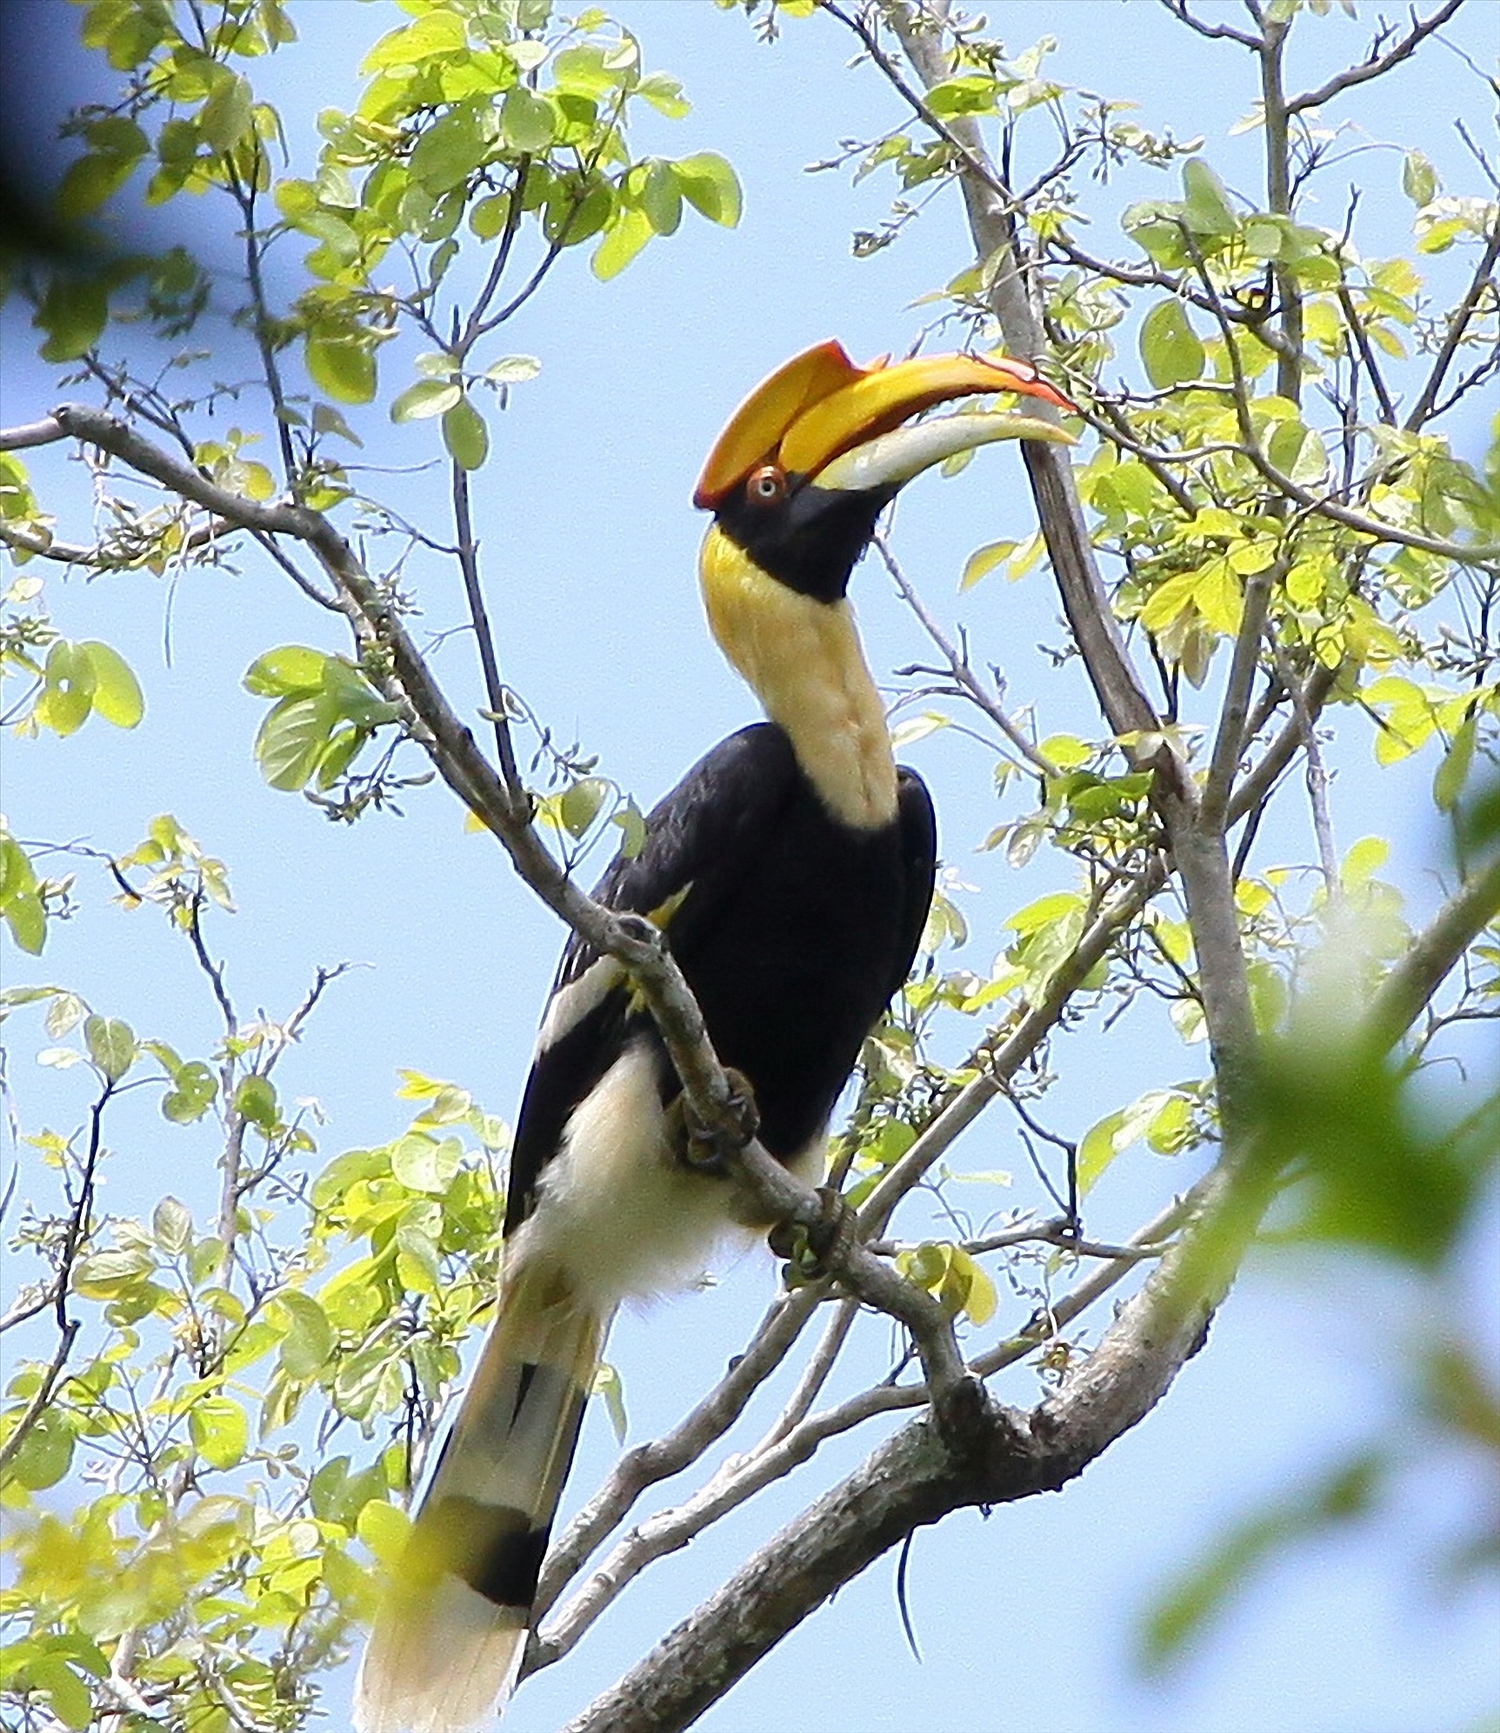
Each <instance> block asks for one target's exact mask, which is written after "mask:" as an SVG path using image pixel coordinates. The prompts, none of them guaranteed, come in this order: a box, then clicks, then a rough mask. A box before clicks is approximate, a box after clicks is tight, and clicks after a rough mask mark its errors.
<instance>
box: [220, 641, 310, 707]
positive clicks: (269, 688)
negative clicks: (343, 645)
mask: <svg viewBox="0 0 1500 1733" xmlns="http://www.w3.org/2000/svg"><path fill="white" fill-rule="evenodd" d="M328 660H329V658H328V657H327V656H326V655H325V654H324V653H323V651H321V650H310V649H308V647H307V646H306V645H305V644H283V645H282V646H281V648H280V649H277V650H267V651H266V653H265V655H264V656H257V657H256V658H255V660H254V661H253V662H252V663H251V664H250V666H249V667H248V668H247V669H246V670H245V677H244V679H243V680H242V681H241V682H240V684H241V685H242V686H243V687H244V688H245V690H246V691H247V692H253V693H254V694H255V696H256V697H257V698H293V697H308V696H311V694H313V693H314V692H321V691H322V689H323V670H324V668H325V667H326V666H327V665H328Z"/></svg>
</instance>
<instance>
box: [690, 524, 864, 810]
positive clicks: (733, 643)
mask: <svg viewBox="0 0 1500 1733" xmlns="http://www.w3.org/2000/svg"><path fill="white" fill-rule="evenodd" d="M698 571H699V577H700V579H701V580H702V584H703V600H704V604H705V605H706V607H707V609H708V621H709V625H710V626H711V627H712V629H713V634H714V637H715V638H716V639H717V640H718V642H719V647H720V648H721V649H722V650H723V652H724V654H725V655H726V656H727V657H728V658H729V660H730V661H731V662H732V663H733V664H734V666H735V668H736V669H738V671H739V672H740V674H742V675H743V676H744V678H745V679H746V680H747V681H748V682H749V684H750V686H751V688H752V689H753V691H754V692H755V694H756V696H757V697H758V698H759V699H760V701H761V703H762V704H763V705H764V706H765V709H766V714H767V715H768V716H769V717H770V718H771V720H772V721H773V722H775V723H777V724H779V725H780V727H782V728H783V729H785V730H786V733H787V735H788V736H789V738H790V739H791V742H792V749H793V751H795V753H796V754H797V762H798V764H800V765H801V767H802V769H803V772H804V773H805V774H806V776H807V778H808V780H809V781H810V782H811V783H812V785H813V787H814V788H815V789H816V790H817V791H818V794H819V796H820V797H821V799H822V801H823V803H824V805H825V806H827V808H828V809H829V811H830V812H831V813H832V814H833V815H834V817H835V818H837V819H839V820H841V821H842V822H843V823H844V824H847V825H851V826H853V827H854V828H855V829H858V830H874V829H876V828H878V827H879V826H881V825H885V824H889V823H890V822H891V821H892V819H894V817H895V815H896V764H895V760H894V759H893V758H892V757H891V745H890V735H889V734H888V732H887V730H886V725H885V708H884V706H883V705H882V704H881V702H880V694H879V693H878V692H877V691H876V690H875V682H874V680H872V679H871V677H870V670H869V667H868V666H867V664H866V662H865V657H864V651H863V650H862V649H861V648H860V642H859V634H858V633H857V632H856V631H855V629H854V615H853V611H852V610H851V609H850V607H849V604H848V602H846V601H839V602H820V601H818V600H817V599H816V598H815V597H812V596H804V595H802V594H801V593H800V592H799V591H797V590H793V589H791V588H789V587H788V586H787V585H786V584H783V583H779V582H778V581H777V580H776V579H775V578H772V577H768V576H767V575H766V573H765V572H763V571H761V569H760V568H759V567H758V566H757V565H756V564H755V563H754V561H753V560H751V559H750V557H749V556H748V555H747V554H746V553H745V552H744V550H743V549H741V548H739V547H737V546H736V545H735V544H734V542H732V541H731V540H730V539H729V537H728V536H726V535H725V534H724V533H723V531H722V530H720V529H719V527H718V525H717V524H715V525H714V526H712V527H711V528H710V530H709V532H708V537H707V539H706V540H705V542H704V544H703V552H702V555H701V556H700V558H699V562H698Z"/></svg>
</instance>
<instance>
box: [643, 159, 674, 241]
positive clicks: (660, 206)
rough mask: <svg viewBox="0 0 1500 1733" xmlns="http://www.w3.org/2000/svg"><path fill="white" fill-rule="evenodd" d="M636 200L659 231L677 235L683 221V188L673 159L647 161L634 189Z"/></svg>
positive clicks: (653, 226)
mask: <svg viewBox="0 0 1500 1733" xmlns="http://www.w3.org/2000/svg"><path fill="white" fill-rule="evenodd" d="M634 202H635V204H636V206H637V208H638V209H639V210H641V211H642V212H643V213H644V214H645V218H646V221H647V222H648V223H650V225H651V227H652V228H653V229H655V231H656V232H657V234H659V235H675V234H676V233H677V230H678V227H679V225H680V224H681V222H682V192H681V189H680V188H679V187H678V184H677V177H676V175H675V174H674V173H673V172H672V165H671V164H670V163H666V162H661V161H656V162H652V163H649V164H646V165H645V172H644V173H643V174H640V176H639V184H638V186H637V187H636V191H635V201H634Z"/></svg>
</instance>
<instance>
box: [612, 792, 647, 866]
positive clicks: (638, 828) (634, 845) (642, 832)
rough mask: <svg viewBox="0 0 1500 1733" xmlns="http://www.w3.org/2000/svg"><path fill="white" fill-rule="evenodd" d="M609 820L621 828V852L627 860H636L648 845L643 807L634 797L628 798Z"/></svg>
mask: <svg viewBox="0 0 1500 1733" xmlns="http://www.w3.org/2000/svg"><path fill="white" fill-rule="evenodd" d="M609 822H610V823H611V824H614V825H618V826H619V828H620V853H621V854H622V855H623V856H624V857H625V859H626V860H635V859H636V858H637V857H638V856H639V854H640V852H641V850H642V849H643V848H644V847H645V846H646V820H645V819H644V817H643V816H642V815H641V809H640V808H639V807H638V806H637V805H636V803H635V801H634V800H633V799H630V800H627V801H626V802H625V804H624V806H622V807H621V808H620V810H619V811H618V812H616V813H613V814H612V815H611V817H610V821H609Z"/></svg>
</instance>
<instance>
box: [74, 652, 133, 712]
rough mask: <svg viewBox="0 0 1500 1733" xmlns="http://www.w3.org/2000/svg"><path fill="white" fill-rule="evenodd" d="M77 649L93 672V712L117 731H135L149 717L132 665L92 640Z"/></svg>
mask: <svg viewBox="0 0 1500 1733" xmlns="http://www.w3.org/2000/svg"><path fill="white" fill-rule="evenodd" d="M77 647H78V649H80V650H81V651H83V653H84V654H85V655H86V656H87V657H88V659H89V661H90V663H91V664H92V665H93V670H94V696H93V704H94V709H95V710H97V711H98V712H99V714H100V715H101V716H102V717H103V718H104V720H105V721H106V722H113V723H114V725H115V727H116V728H134V727H136V726H137V724H138V723H139V722H140V720H141V718H142V717H143V716H144V715H145V714H146V700H145V699H144V698H143V697H142V696H141V686H140V682H139V681H138V680H137V679H136V677H135V675H134V674H133V673H132V672H131V669H130V664H129V663H128V662H127V661H126V660H125V658H124V657H123V656H122V655H121V654H120V652H119V651H118V650H115V649H112V648H111V647H110V646H109V645H108V644H101V643H99V642H98V640H97V639H93V638H90V639H88V640H87V641H86V642H84V643H82V644H79V645H78V646H77Z"/></svg>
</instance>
